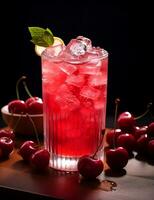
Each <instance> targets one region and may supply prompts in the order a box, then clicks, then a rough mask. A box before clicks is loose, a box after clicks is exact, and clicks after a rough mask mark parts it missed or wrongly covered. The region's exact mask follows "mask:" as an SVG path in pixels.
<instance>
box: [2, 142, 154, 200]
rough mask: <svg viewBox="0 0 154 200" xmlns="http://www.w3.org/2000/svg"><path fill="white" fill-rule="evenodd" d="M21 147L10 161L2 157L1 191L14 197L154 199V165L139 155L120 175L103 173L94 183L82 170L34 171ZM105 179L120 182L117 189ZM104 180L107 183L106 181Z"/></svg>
mask: <svg viewBox="0 0 154 200" xmlns="http://www.w3.org/2000/svg"><path fill="white" fill-rule="evenodd" d="M17 151H18V146H17V148H15V149H14V152H13V153H12V154H11V155H10V158H9V159H7V160H0V194H1V195H5V197H8V196H11V197H12V198H13V199H19V198H22V200H24V199H33V200H34V199H43V200H45V199H66V200H79V199H80V200H115V199H118V200H145V199H148V200H152V199H154V165H153V164H150V163H148V162H147V161H139V160H137V159H136V158H132V159H130V160H129V162H128V164H127V166H126V168H125V170H123V171H121V172H120V173H119V174H108V173H105V172H103V173H102V174H101V175H100V176H99V177H98V179H97V181H94V182H85V181H83V180H82V179H81V177H80V176H79V174H78V173H74V174H66V173H61V172H57V171H55V170H53V169H51V168H50V169H49V170H48V171H47V172H45V173H42V174H41V173H38V172H36V171H34V169H32V168H31V167H30V166H29V165H28V164H25V163H24V162H23V160H22V158H21V157H20V156H19V155H18V153H17ZM105 180H110V181H114V182H116V184H117V187H115V188H114V189H115V190H112V191H106V190H110V189H109V187H108V185H106V186H105V188H104V187H102V183H106V182H105ZM102 181H103V182H102Z"/></svg>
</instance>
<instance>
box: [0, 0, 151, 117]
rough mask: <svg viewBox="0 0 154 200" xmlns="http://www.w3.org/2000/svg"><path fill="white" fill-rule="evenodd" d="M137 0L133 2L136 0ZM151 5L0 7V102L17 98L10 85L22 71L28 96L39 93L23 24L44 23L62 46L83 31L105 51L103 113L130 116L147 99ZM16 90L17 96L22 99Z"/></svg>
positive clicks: (37, 67)
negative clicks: (105, 100) (105, 102)
mask: <svg viewBox="0 0 154 200" xmlns="http://www.w3.org/2000/svg"><path fill="white" fill-rule="evenodd" d="M135 2H136V3H135ZM151 8H152V6H151V5H150V4H149V2H148V1H146V2H143V3H142V2H140V1H139V2H137V1H132V2H131V1H110V0H108V1H103V0H95V1H86V0H85V1H84V0H82V1H81V0H79V1H64V0H61V1H56V0H55V1H52V0H48V1H47V0H41V1H39V0H37V1H34V0H31V1H13V2H9V3H8V2H7V3H3V5H2V6H1V11H3V14H1V17H0V20H1V32H0V34H1V50H2V51H1V67H0V74H1V78H0V106H3V105H5V104H7V103H8V102H9V101H10V100H12V99H14V98H16V93H15V83H16V81H17V79H18V78H19V77H20V76H22V75H26V76H27V77H28V80H27V83H28V87H29V88H30V90H31V93H32V94H33V95H37V96H41V63H40V57H38V56H36V54H35V52H34V45H33V44H32V43H31V42H30V34H29V32H28V29H27V28H28V26H40V27H44V28H46V27H49V28H50V29H51V30H52V32H53V33H54V35H55V36H59V37H61V38H62V39H63V40H64V41H65V43H66V44H67V43H68V42H69V40H70V39H72V38H74V37H76V36H78V35H83V36H86V37H88V38H90V39H91V40H92V41H93V45H94V46H100V47H102V48H104V49H106V50H107V51H108V52H109V73H108V79H109V81H108V106H107V115H108V116H110V115H112V114H113V113H114V100H115V98H117V97H119V98H120V99H121V104H120V108H119V109H120V111H125V110H129V111H130V112H133V113H134V114H135V115H138V114H139V113H142V112H143V111H144V110H145V109H146V105H147V103H148V102H149V101H152V95H153V94H152V93H153V81H152V80H153V77H152V76H153V73H152V67H153V66H152V65H153V61H152V58H153V55H150V52H151V50H150V47H152V24H153V21H152V17H153V16H152V9H151ZM22 90H23V89H22V88H20V91H21V96H22V98H25V96H24V94H23V93H22Z"/></svg>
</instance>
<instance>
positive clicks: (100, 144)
mask: <svg viewBox="0 0 154 200" xmlns="http://www.w3.org/2000/svg"><path fill="white" fill-rule="evenodd" d="M101 136H102V137H101V140H100V143H99V145H98V147H97V149H96V151H95V153H94V154H93V156H92V157H93V158H95V156H96V154H97V152H98V150H99V149H100V147H101V146H102V142H103V138H104V136H103V135H101Z"/></svg>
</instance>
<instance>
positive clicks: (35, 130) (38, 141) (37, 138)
mask: <svg viewBox="0 0 154 200" xmlns="http://www.w3.org/2000/svg"><path fill="white" fill-rule="evenodd" d="M27 117H28V118H29V120H30V121H31V123H32V125H33V128H34V132H35V135H36V140H37V143H38V145H39V146H40V140H39V137H38V132H37V129H36V126H35V124H34V122H33V120H32V118H31V117H30V116H29V114H28V113H27Z"/></svg>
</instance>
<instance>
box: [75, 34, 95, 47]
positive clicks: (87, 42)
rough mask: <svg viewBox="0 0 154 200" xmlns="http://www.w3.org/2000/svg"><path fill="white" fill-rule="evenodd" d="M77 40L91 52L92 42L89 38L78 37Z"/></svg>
mask: <svg viewBox="0 0 154 200" xmlns="http://www.w3.org/2000/svg"><path fill="white" fill-rule="evenodd" d="M77 40H79V41H80V42H82V43H83V44H85V45H86V49H87V51H89V50H90V49H91V48H92V44H91V40H89V39H88V38H86V37H83V36H78V37H77Z"/></svg>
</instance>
